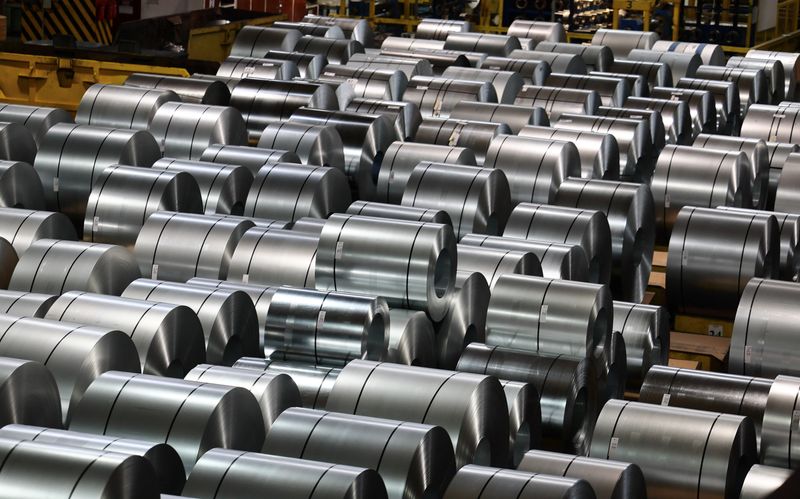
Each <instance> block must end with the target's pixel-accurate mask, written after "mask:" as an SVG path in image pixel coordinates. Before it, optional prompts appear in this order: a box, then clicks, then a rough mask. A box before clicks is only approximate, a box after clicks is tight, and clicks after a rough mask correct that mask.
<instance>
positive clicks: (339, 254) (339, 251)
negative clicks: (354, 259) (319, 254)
mask: <svg viewBox="0 0 800 499" xmlns="http://www.w3.org/2000/svg"><path fill="white" fill-rule="evenodd" d="M343 251H344V243H343V242H342V241H339V242H338V243H336V253H335V254H334V256H333V258H334V259H336V260H340V259H341V258H342V252H343Z"/></svg>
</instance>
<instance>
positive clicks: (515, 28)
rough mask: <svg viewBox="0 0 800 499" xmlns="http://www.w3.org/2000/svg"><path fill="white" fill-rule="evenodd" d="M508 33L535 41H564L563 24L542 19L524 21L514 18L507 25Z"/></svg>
mask: <svg viewBox="0 0 800 499" xmlns="http://www.w3.org/2000/svg"><path fill="white" fill-rule="evenodd" d="M508 35H509V36H516V37H517V38H529V39H531V40H534V41H535V42H537V43H538V42H566V41H567V35H566V33H565V32H564V25H563V24H561V23H550V22H544V21H525V20H522V19H515V20H514V22H512V23H511V25H510V26H509V27H508Z"/></svg>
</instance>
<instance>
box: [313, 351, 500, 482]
mask: <svg viewBox="0 0 800 499" xmlns="http://www.w3.org/2000/svg"><path fill="white" fill-rule="evenodd" d="M327 410H329V411H333V412H342V413H345V414H356V415H360V416H372V417H385V418H394V419H398V420H400V421H408V422H410V423H423V424H431V425H438V426H441V427H443V428H444V429H445V430H447V433H448V434H449V435H450V440H451V441H452V443H453V448H454V449H455V456H456V466H457V467H458V466H464V465H466V464H470V463H476V464H490V463H492V464H495V463H496V464H501V463H506V462H507V460H508V455H509V454H508V435H509V426H508V421H509V419H508V408H507V406H506V400H505V395H504V393H503V388H502V387H501V386H500V383H499V382H498V381H497V379H496V378H494V377H491V376H480V375H476V374H468V373H455V372H452V371H441V370H436V369H427V368H424V367H412V366H401V365H398V364H388V363H377V362H369V361H361V360H357V361H352V362H350V363H349V364H348V365H347V366H346V367H345V368H344V369H342V372H341V373H340V374H339V377H338V378H337V379H336V384H335V385H334V387H333V390H332V391H331V394H330V397H329V398H328V405H327Z"/></svg>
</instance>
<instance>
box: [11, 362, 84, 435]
mask: <svg viewBox="0 0 800 499" xmlns="http://www.w3.org/2000/svg"><path fill="white" fill-rule="evenodd" d="M73 369H74V367H73ZM0 401H2V405H0V407H2V409H0V423H2V424H3V426H5V425H9V424H29V425H37V426H46V427H49V428H60V427H61V425H62V421H61V399H60V397H59V393H58V384H57V383H56V380H55V379H54V378H53V375H52V374H51V373H50V370H48V369H47V368H46V367H45V366H44V365H42V364H40V363H39V362H35V361H32V360H21V359H15V358H10V357H0Z"/></svg>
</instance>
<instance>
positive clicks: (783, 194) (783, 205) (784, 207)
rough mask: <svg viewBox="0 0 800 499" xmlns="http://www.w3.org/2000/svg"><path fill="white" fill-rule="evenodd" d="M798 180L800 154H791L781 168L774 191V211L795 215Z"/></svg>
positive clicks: (798, 198)
mask: <svg viewBox="0 0 800 499" xmlns="http://www.w3.org/2000/svg"><path fill="white" fill-rule="evenodd" d="M798 178H800V153H791V154H789V155H788V156H787V157H786V161H784V163H783V167H781V171H780V177H779V180H778V185H777V187H776V189H775V202H774V205H775V209H776V210H780V211H784V212H788V213H795V212H797V211H798V206H800V195H798V188H797V186H798V184H797V182H798Z"/></svg>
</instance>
